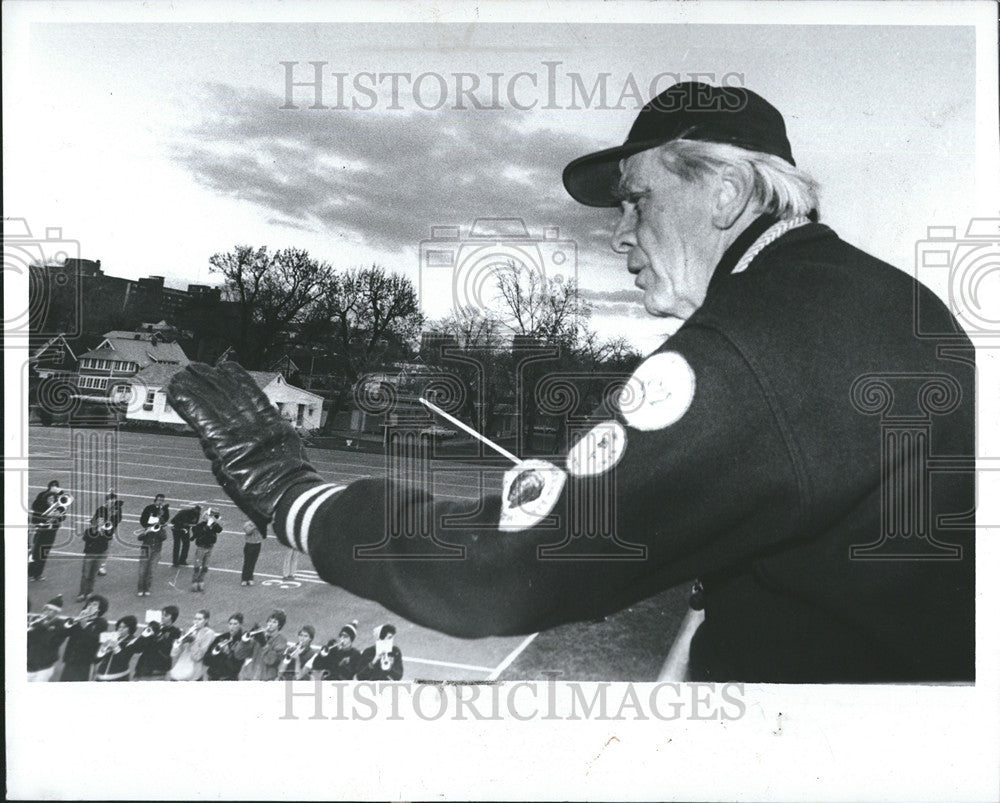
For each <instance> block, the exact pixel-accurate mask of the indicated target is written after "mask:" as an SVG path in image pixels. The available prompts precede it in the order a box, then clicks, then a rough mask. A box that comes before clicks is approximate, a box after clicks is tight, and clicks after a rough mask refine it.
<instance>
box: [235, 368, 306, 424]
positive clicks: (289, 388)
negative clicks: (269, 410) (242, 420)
mask: <svg viewBox="0 0 1000 803" xmlns="http://www.w3.org/2000/svg"><path fill="white" fill-rule="evenodd" d="M249 373H250V376H252V377H253V378H254V380H255V381H256V382H257V384H258V385H259V386H260V389H261V390H263V391H264V395H265V396H267V398H268V399H270V400H271V403H272V404H273V405H274V406H275V407H277V408H278V412H280V413H281V414H282V415H283V416H284V417H285V418H286V419H288V421H289V422H291V424H292V425H293V426H295V427H297V428H298V429H319V426H320V423H321V420H322V415H323V397H322V396H320V395H318V394H316V393H310V392H309V391H308V390H302V388H297V387H295V386H294V385H289V384H288V382H286V381H285V377H283V376H282V375H281V374H280V373H278V372H277V371H250V372H249Z"/></svg>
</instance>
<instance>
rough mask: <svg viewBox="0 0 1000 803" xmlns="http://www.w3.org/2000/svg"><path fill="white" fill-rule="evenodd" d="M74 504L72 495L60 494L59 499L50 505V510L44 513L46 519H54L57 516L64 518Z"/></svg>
mask: <svg viewBox="0 0 1000 803" xmlns="http://www.w3.org/2000/svg"><path fill="white" fill-rule="evenodd" d="M72 504H73V495H72V494H60V495H59V497H58V498H57V499H56V501H55V502H53V503H52V504H51V505H49V507H48V510H46V511H45V512H44V513H42V516H43V517H44V518H54V517H56V516H62V515H64V514H65V513H66V511H67V510H68V509H69V506H70V505H72Z"/></svg>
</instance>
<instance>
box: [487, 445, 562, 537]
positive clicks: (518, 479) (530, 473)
mask: <svg viewBox="0 0 1000 803" xmlns="http://www.w3.org/2000/svg"><path fill="white" fill-rule="evenodd" d="M565 483H566V473H565V472H564V471H562V470H561V469H559V468H558V467H557V466H554V465H552V463H549V462H546V461H545V460H525V461H524V462H523V463H521V465H519V466H515V467H514V468H512V469H510V470H509V471H508V472H507V473H506V474H504V476H503V496H502V497H501V499H500V503H501V508H500V531H501V532H507V533H509V532H518V531H520V530H527V529H528V528H529V527H533V526H534V525H536V524H538V522H540V521H541V520H542V519H544V518H545V517H546V516H548V515H549V513H551V512H552V508H554V507H555V506H556V502H557V501H558V500H559V494H561V493H562V489H563V485H564V484H565Z"/></svg>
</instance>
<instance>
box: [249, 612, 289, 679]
mask: <svg viewBox="0 0 1000 803" xmlns="http://www.w3.org/2000/svg"><path fill="white" fill-rule="evenodd" d="M285 619H286V617H285V612H284V611H282V610H280V609H279V610H275V611H272V612H271V615H270V616H269V617H268V618H267V624H266V625H265V626H264V627H263V628H262V629H258V627H257V625H254V626H253V627H252V628H251V629H250V631H249V632H247V633H244V634H243V638H242V639H240V643H239V644H238V645H236V658H237V660H239V661H244V662H245V663H244V664H243V668H242V669H240V675H239V677H240V680H275V679H277V677H278V664H280V663H281V659H282V657H283V656H284V654H285V649H286V648H287V647H288V642H286V641H285V638H284V636H282V635H281V632H280V631H281V628H283V627H284V626H285ZM248 658H249V659H250V660H249V661H248V660H247V659H248Z"/></svg>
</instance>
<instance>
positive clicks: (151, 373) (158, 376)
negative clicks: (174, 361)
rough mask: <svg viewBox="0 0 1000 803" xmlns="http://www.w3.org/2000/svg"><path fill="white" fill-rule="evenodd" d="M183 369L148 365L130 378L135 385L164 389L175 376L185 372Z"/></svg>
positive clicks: (174, 366) (181, 367) (171, 366)
mask: <svg viewBox="0 0 1000 803" xmlns="http://www.w3.org/2000/svg"><path fill="white" fill-rule="evenodd" d="M183 368H184V366H183V365H167V364H164V363H158V362H154V363H153V364H152V365H147V366H146V367H145V368H143V369H142V370H141V371H139V372H138V373H137V374H135V375H134V376H132V377H130V380H131V381H132V382H133V383H134V384H140V383H141V384H143V385H145V386H146V387H147V388H162V387H166V386H167V383H168V382H170V379H171V378H172V377H173V375H174V374H176V373H177V372H178V371H181V370H183Z"/></svg>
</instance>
